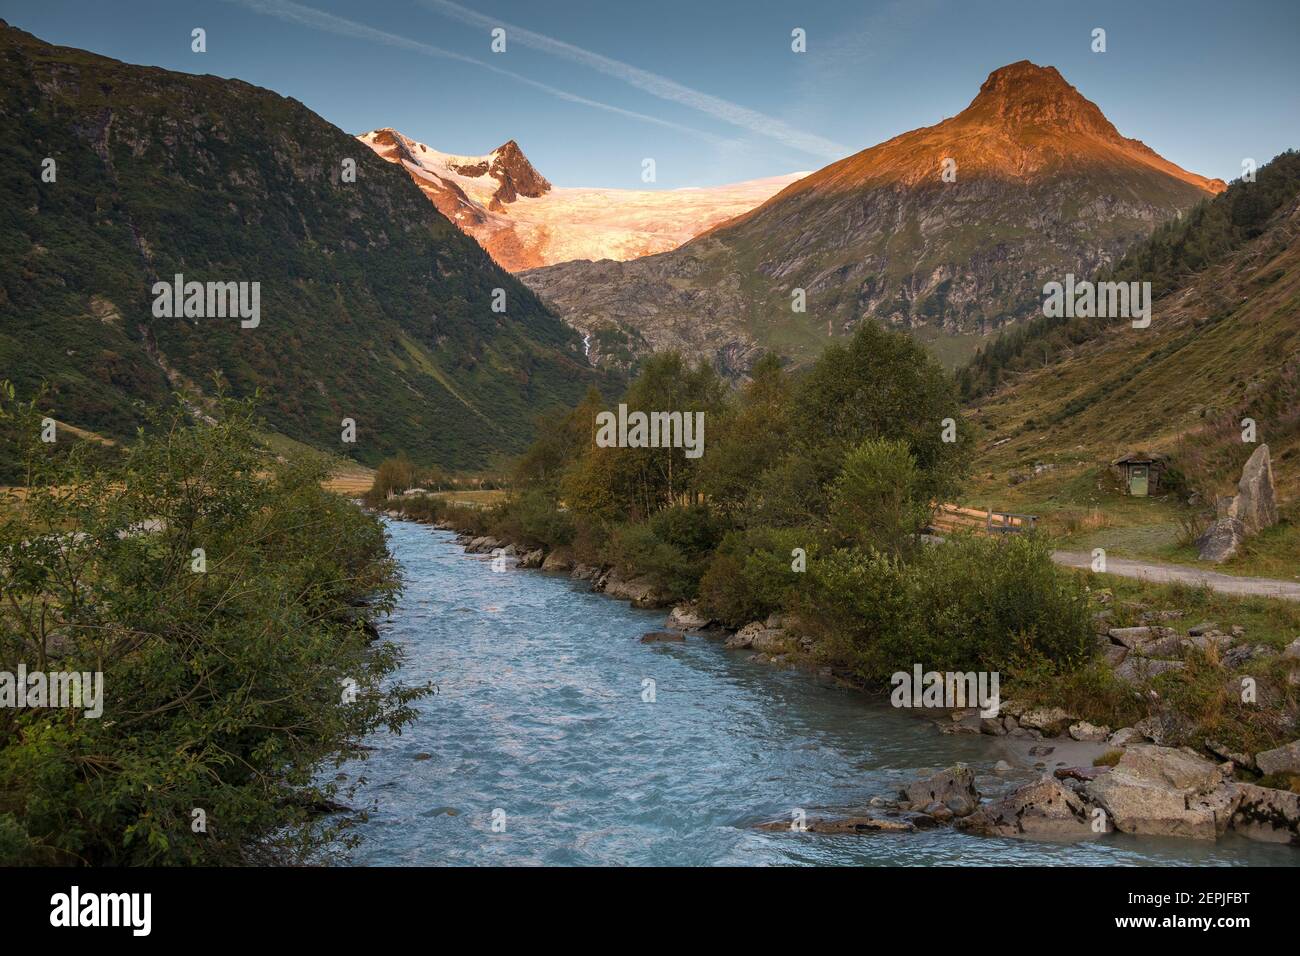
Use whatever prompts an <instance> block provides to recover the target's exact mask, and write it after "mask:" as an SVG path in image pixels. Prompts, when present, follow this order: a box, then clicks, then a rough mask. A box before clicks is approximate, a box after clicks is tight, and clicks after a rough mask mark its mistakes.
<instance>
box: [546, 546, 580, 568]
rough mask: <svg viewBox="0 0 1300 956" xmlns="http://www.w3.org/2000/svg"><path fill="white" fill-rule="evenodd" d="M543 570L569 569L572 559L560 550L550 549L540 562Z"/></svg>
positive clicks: (571, 566) (571, 565)
mask: <svg viewBox="0 0 1300 956" xmlns="http://www.w3.org/2000/svg"><path fill="white" fill-rule="evenodd" d="M542 570H543V571H571V570H573V559H572V558H571V557H569V556H568V555H567V554H564V553H562V552H560V551H552V552H551V553H550V554H548V555H547V556H546V560H545V561H543V562H542Z"/></svg>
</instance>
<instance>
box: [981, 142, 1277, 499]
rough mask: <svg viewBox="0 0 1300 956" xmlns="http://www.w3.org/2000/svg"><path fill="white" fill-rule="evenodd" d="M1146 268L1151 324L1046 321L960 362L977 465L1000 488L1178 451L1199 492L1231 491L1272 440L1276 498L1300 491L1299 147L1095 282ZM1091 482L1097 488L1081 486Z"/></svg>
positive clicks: (1155, 238)
mask: <svg viewBox="0 0 1300 956" xmlns="http://www.w3.org/2000/svg"><path fill="white" fill-rule="evenodd" d="M1139 276H1141V277H1143V278H1144V279H1145V280H1146V281H1150V282H1151V283H1152V289H1153V293H1154V294H1155V296H1156V299H1155V302H1154V304H1153V307H1152V312H1151V324H1150V326H1148V327H1147V328H1142V329H1135V328H1133V327H1132V326H1131V324H1130V323H1129V322H1128V321H1126V320H1104V319H1095V318H1094V319H1073V320H1060V321H1049V320H1046V319H1044V318H1040V319H1035V320H1034V321H1033V322H1031V323H1028V324H1026V325H1024V326H1021V327H1018V328H1016V329H1014V330H1011V331H1010V332H1009V333H1007V334H1006V335H1005V336H1004V337H1002V338H1000V339H999V340H997V341H996V342H995V343H993V344H992V345H991V346H990V347H989V348H987V349H985V350H984V351H983V352H982V353H981V355H980V356H979V357H978V358H977V359H976V360H975V361H974V362H972V363H971V365H970V366H969V367H968V368H967V369H965V370H963V374H962V378H963V381H964V382H966V383H968V384H969V383H970V382H971V381H974V382H975V383H977V384H980V385H982V386H983V387H982V389H981V390H980V392H979V393H977V394H976V395H975V397H974V398H973V400H972V403H971V409H970V414H971V417H972V418H973V419H974V420H975V421H976V422H978V423H980V424H981V425H982V426H983V429H982V431H983V435H984V447H983V448H982V449H981V450H980V454H979V457H978V459H977V470H978V471H980V472H987V473H988V477H989V478H990V479H994V481H995V482H1001V483H1002V485H1001V487H1003V488H1005V478H1006V475H1007V474H1008V473H1009V472H1010V471H1027V472H1028V473H1031V474H1032V473H1033V466H1034V465H1035V464H1041V463H1047V464H1053V465H1055V466H1057V467H1058V468H1060V469H1063V470H1067V471H1068V470H1069V469H1070V468H1071V467H1074V466H1075V465H1076V464H1078V463H1079V461H1080V460H1085V461H1095V460H1111V459H1113V458H1115V457H1118V456H1119V455H1120V454H1121V453H1123V452H1125V451H1130V450H1133V449H1135V448H1137V449H1144V450H1148V451H1161V452H1166V453H1169V452H1176V453H1177V456H1176V459H1177V464H1178V466H1179V468H1180V470H1181V471H1182V472H1183V475H1182V477H1183V479H1184V480H1185V481H1186V482H1187V483H1188V485H1190V486H1191V488H1193V489H1199V488H1201V487H1203V486H1205V485H1209V486H1211V487H1217V489H1218V490H1226V489H1227V488H1230V487H1231V486H1232V485H1233V484H1234V483H1235V482H1236V480H1237V477H1238V476H1239V474H1240V471H1241V466H1242V464H1243V463H1244V462H1245V460H1246V458H1248V457H1249V455H1250V454H1251V453H1252V452H1253V451H1254V450H1255V448H1256V447H1257V445H1252V444H1249V443H1247V442H1243V441H1242V420H1243V419H1244V418H1251V419H1253V420H1254V422H1255V426H1256V437H1257V440H1258V441H1259V442H1265V443H1267V444H1268V445H1269V448H1270V450H1271V453H1272V460H1273V468H1274V475H1275V478H1276V480H1277V483H1278V490H1279V494H1281V495H1282V496H1284V497H1294V496H1295V495H1296V494H1300V467H1298V466H1300V153H1297V152H1295V151H1291V152H1287V153H1283V154H1281V155H1280V156H1278V157H1276V158H1275V159H1274V160H1273V161H1272V162H1271V163H1269V164H1267V165H1265V166H1262V167H1260V169H1259V170H1258V172H1257V177H1256V180H1255V181H1254V182H1243V181H1236V182H1234V183H1233V184H1232V185H1231V186H1230V187H1229V188H1228V191H1227V192H1225V193H1222V194H1221V195H1219V196H1217V197H1215V198H1214V199H1213V200H1211V201H1210V202H1207V203H1205V204H1204V205H1203V206H1200V207H1198V208H1197V209H1196V210H1195V211H1194V212H1193V213H1191V214H1189V215H1188V216H1186V217H1184V218H1182V219H1180V220H1178V221H1176V222H1172V223H1169V224H1167V225H1166V226H1164V227H1162V228H1161V229H1160V230H1158V231H1157V232H1156V233H1155V234H1154V235H1153V236H1152V237H1151V238H1150V239H1148V240H1145V241H1143V242H1140V243H1138V244H1137V245H1136V246H1134V247H1133V248H1132V249H1130V250H1129V252H1128V253H1127V254H1126V255H1125V256H1124V257H1123V258H1122V259H1121V260H1120V261H1119V262H1117V263H1116V264H1115V265H1114V266H1113V267H1111V268H1109V269H1107V270H1106V271H1105V273H1104V274H1103V275H1102V276H1100V278H1113V279H1116V280H1119V281H1132V280H1134V279H1136V278H1137V277H1139ZM1087 487H1088V488H1089V489H1090V488H1091V485H1088V486H1087Z"/></svg>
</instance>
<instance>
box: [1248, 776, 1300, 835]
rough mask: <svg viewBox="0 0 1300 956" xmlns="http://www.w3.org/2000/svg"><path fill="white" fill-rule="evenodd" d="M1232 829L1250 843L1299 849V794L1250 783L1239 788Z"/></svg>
mask: <svg viewBox="0 0 1300 956" xmlns="http://www.w3.org/2000/svg"><path fill="white" fill-rule="evenodd" d="M1237 791H1238V794H1239V799H1238V801H1237V806H1236V809H1235V811H1234V812H1233V815H1232V828H1233V829H1234V830H1236V831H1237V832H1238V833H1240V834H1241V835H1242V836H1244V837H1246V838H1247V839H1250V840H1261V841H1263V842H1266V843H1289V844H1291V845H1292V846H1300V794H1295V793H1291V792H1290V791H1288V790H1274V789H1273V788H1271V787H1257V786H1255V785H1254V784H1250V783H1239V784H1237Z"/></svg>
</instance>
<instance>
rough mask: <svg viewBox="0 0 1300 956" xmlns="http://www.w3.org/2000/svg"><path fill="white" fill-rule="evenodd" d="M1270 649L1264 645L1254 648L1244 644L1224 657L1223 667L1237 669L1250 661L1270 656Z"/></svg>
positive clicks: (1257, 645)
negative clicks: (1266, 655)
mask: <svg viewBox="0 0 1300 956" xmlns="http://www.w3.org/2000/svg"><path fill="white" fill-rule="evenodd" d="M1269 651H1270V649H1269V648H1268V647H1266V646H1265V645H1263V644H1256V645H1254V646H1253V647H1252V646H1250V645H1248V644H1243V645H1241V646H1239V647H1234V648H1232V650H1230V651H1228V652H1227V653H1226V654H1224V655H1223V666H1224V667H1232V668H1237V667H1240V666H1241V665H1242V664H1245V663H1247V662H1248V661H1253V660H1254V659H1255V658H1257V657H1263V656H1264V655H1265V654H1268V653H1269Z"/></svg>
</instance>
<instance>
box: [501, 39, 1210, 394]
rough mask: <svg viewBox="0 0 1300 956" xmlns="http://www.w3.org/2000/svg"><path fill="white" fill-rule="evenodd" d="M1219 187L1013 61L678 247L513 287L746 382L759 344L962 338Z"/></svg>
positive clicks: (543, 275) (1047, 73)
mask: <svg viewBox="0 0 1300 956" xmlns="http://www.w3.org/2000/svg"><path fill="white" fill-rule="evenodd" d="M947 159H952V160H954V161H955V162H956V167H955V177H956V178H955V181H952V182H946V181H944V179H943V178H942V173H943V170H944V165H943V164H944V161H945V160H947ZM1222 188H1223V183H1222V182H1220V181H1218V180H1207V179H1205V178H1203V177H1200V176H1196V175H1195V174H1192V173H1188V172H1186V171H1184V170H1181V169H1179V168H1178V167H1177V166H1174V165H1173V164H1172V163H1169V162H1168V161H1166V160H1164V159H1162V158H1161V157H1159V156H1158V155H1156V154H1155V153H1154V152H1153V151H1152V150H1150V149H1149V148H1147V147H1146V146H1144V145H1143V144H1141V143H1140V142H1138V141H1136V140H1131V139H1126V138H1124V137H1122V136H1121V135H1120V134H1119V133H1118V132H1117V131H1116V130H1115V128H1114V127H1113V126H1112V125H1111V124H1110V123H1109V122H1108V121H1107V120H1106V118H1105V117H1104V116H1103V115H1102V113H1101V111H1100V110H1099V109H1098V108H1097V107H1096V105H1095V104H1093V103H1091V102H1089V101H1088V100H1087V99H1085V98H1084V97H1083V96H1082V95H1080V94H1079V92H1078V91H1077V90H1075V89H1074V87H1072V86H1070V85H1069V84H1068V83H1066V82H1065V80H1064V79H1063V78H1062V77H1061V75H1060V74H1059V73H1058V72H1057V71H1056V70H1055V69H1053V68H1051V67H1046V68H1044V67H1038V66H1035V65H1034V64H1032V63H1028V62H1027V61H1022V62H1020V63H1015V64H1011V65H1010V66H1006V67H1003V68H1002V69H999V70H996V71H994V72H993V73H992V74H990V76H989V78H988V80H987V81H986V82H985V83H984V85H983V86H982V87H981V88H980V92H979V94H978V95H977V96H976V97H975V99H974V100H973V101H972V102H971V104H970V106H969V107H968V108H967V109H965V110H964V111H962V112H961V113H960V114H958V115H957V116H955V117H952V118H950V119H947V120H945V121H943V122H942V123H939V124H938V125H936V126H932V127H927V128H924V129H918V130H913V131H911V132H909V133H904V134H902V135H900V136H897V137H895V138H893V139H891V140H889V141H887V142H885V143H882V144H880V145H878V146H875V147H872V148H871V149H867V150H864V151H862V152H860V153H857V154H855V155H853V156H850V157H848V158H846V159H843V160H840V161H839V162H836V163H833V164H831V165H830V166H827V167H826V168H824V169H822V170H819V171H817V172H815V173H813V174H811V175H810V176H807V177H805V178H803V179H801V180H799V181H798V182H795V183H794V184H792V185H791V186H789V187H787V188H786V189H784V190H782V191H781V192H780V193H778V194H777V195H776V196H774V197H773V198H772V199H770V200H768V201H767V202H765V203H764V204H763V205H761V206H759V207H758V208H756V209H754V210H753V211H751V212H749V213H746V214H744V215H742V216H740V217H738V218H737V219H735V220H732V221H730V222H727V223H724V224H722V225H720V226H719V227H717V228H716V229H714V230H713V231H711V232H710V233H708V234H706V235H704V236H701V237H699V238H697V239H695V240H694V241H692V242H690V243H688V244H687V245H685V246H683V247H682V248H681V249H678V250H675V251H673V252H671V253H667V254H664V255H660V256H654V257H649V258H646V259H640V260H637V261H634V262H629V263H622V264H615V263H566V264H562V265H558V266H552V267H549V268H546V269H539V270H535V271H531V272H527V273H525V274H524V275H523V279H524V281H525V282H526V283H528V285H529V286H531V287H532V288H533V289H535V290H537V291H538V292H539V293H540V294H541V295H542V297H543V298H544V299H545V300H547V301H548V302H550V303H551V304H553V305H554V306H555V307H556V308H557V309H559V310H560V312H561V314H562V315H564V317H565V318H566V320H568V321H569V322H571V323H572V324H573V325H575V326H576V327H577V328H579V329H582V330H583V331H584V332H589V333H592V332H596V331H597V330H600V329H602V328H603V329H609V328H610V327H613V328H614V329H616V330H618V332H620V333H631V334H630V336H629V338H630V339H631V340H635V339H637V338H638V337H639V338H640V339H643V340H644V342H645V343H646V347H647V348H652V349H662V348H683V349H688V350H691V351H703V352H706V353H707V354H709V355H711V356H713V357H714V359H715V361H716V362H717V363H718V364H719V365H720V366H721V367H723V368H724V369H726V370H728V371H732V372H742V371H743V370H744V369H745V368H746V367H747V366H748V364H749V363H750V362H752V360H753V358H754V357H755V356H756V355H757V354H759V353H760V352H761V351H762V350H763V349H765V348H774V349H777V350H778V351H782V352H785V353H787V354H792V355H794V356H796V357H800V358H803V357H807V356H810V355H812V354H815V353H816V352H817V351H819V350H820V349H821V347H822V345H823V344H824V342H825V340H826V338H827V336H828V335H842V334H846V333H848V332H850V331H851V330H852V329H853V328H854V326H856V325H857V324H858V323H859V322H861V321H864V320H868V319H874V320H876V321H880V322H884V323H887V324H890V325H895V326H901V327H907V328H912V329H916V330H918V331H928V332H929V333H930V334H931V335H933V334H935V333H937V332H939V331H942V332H945V333H948V334H956V335H965V336H967V337H970V338H972V339H973V337H974V335H976V334H979V333H983V332H987V331H990V330H992V329H994V328H997V327H998V326H1000V325H1002V324H1003V323H1006V322H1008V321H1012V320H1015V319H1018V318H1020V317H1023V316H1025V315H1028V314H1030V313H1031V312H1032V311H1034V310H1035V309H1036V308H1037V303H1038V295H1039V292H1040V290H1041V287H1042V285H1043V282H1044V281H1046V280H1047V279H1049V278H1051V277H1059V276H1063V275H1064V274H1065V273H1066V272H1074V273H1076V274H1086V273H1090V272H1092V271H1093V270H1094V269H1096V268H1097V267H1098V266H1100V265H1102V264H1103V263H1106V262H1108V261H1111V260H1112V259H1113V258H1114V257H1115V256H1116V255H1117V254H1118V253H1119V252H1120V251H1122V250H1123V249H1124V248H1125V247H1126V246H1127V245H1129V244H1131V243H1132V242H1133V241H1135V240H1136V239H1139V238H1141V237H1143V236H1145V235H1148V234H1149V233H1150V232H1151V231H1152V229H1154V228H1155V226H1156V225H1157V224H1158V223H1159V222H1161V221H1163V220H1165V219H1168V218H1170V217H1172V216H1173V215H1175V214H1176V213H1178V212H1180V211H1182V210H1184V209H1187V208H1188V207H1190V206H1192V205H1194V204H1196V203H1197V202H1199V201H1200V200H1201V199H1203V198H1205V197H1206V196H1209V195H1212V194H1214V193H1215V192H1218V191H1220V190H1221V189H1222ZM796 289H803V290H805V293H806V296H807V306H806V311H805V312H802V313H800V312H796V311H794V310H793V309H792V294H793V293H794V290H796ZM609 334H610V333H609V332H608V331H607V332H606V335H609ZM593 355H595V353H593Z"/></svg>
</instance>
